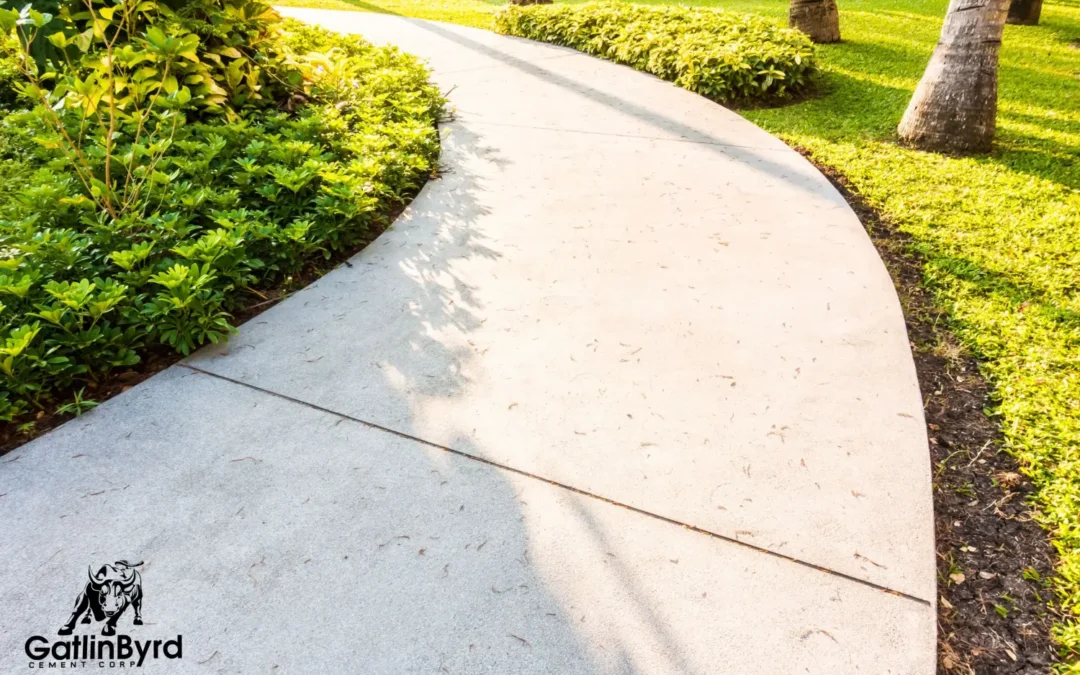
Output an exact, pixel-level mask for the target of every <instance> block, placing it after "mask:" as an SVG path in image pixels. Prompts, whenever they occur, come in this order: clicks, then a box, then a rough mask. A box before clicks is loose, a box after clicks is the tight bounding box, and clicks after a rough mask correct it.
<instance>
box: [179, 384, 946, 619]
mask: <svg viewBox="0 0 1080 675" xmlns="http://www.w3.org/2000/svg"><path fill="white" fill-rule="evenodd" d="M177 367H179V368H184V369H186V370H189V371H191V372H193V373H196V374H198V375H205V376H208V377H211V378H214V379H217V380H221V381H224V382H228V383H230V384H233V385H237V386H241V387H245V388H247V389H249V390H252V391H256V392H259V393H261V394H265V395H267V396H272V397H274V398H278V399H281V400H284V401H288V402H290V403H293V404H296V405H301V406H304V407H306V408H310V409H312V410H317V411H319V412H322V413H326V414H329V415H333V416H335V417H338V418H340V419H343V420H348V421H350V422H355V423H357V424H362V425H364V426H365V427H368V428H370V429H374V430H378V431H382V432H386V433H389V434H393V435H394V436H398V437H400V438H404V439H406V440H410V441H414V442H416V443H420V444H423V445H426V446H428V447H430V448H435V449H438V450H441V451H443V452H447V453H450V454H453V455H456V456H458V457H461V458H464V459H468V460H471V461H474V462H479V463H481V464H486V465H488V466H491V467H494V468H496V469H499V470H501V471H506V472H509V473H513V474H515V475H518V476H522V477H525V478H528V479H531V480H537V481H541V482H543V483H547V484H549V485H552V486H554V487H557V488H559V489H562V490H566V491H568V492H572V493H574V494H577V495H581V496H583V497H587V498H589V499H595V500H597V501H601V502H606V503H608V504H611V505H612V506H617V507H620V508H622V509H625V510H626V511H630V512H632V513H635V514H637V515H640V516H645V517H648V518H652V519H654V520H659V521H661V522H664V523H667V524H669V525H675V526H678V527H681V528H683V529H686V530H689V531H691V532H695V533H697V534H700V535H704V536H707V537H711V538H713V539H718V540H721V541H724V542H726V543H729V544H734V545H736V546H740V547H742V548H744V549H749V550H751V551H755V552H757V553H761V554H763V555H768V556H771V557H773V558H779V559H780V560H784V561H786V562H789V563H793V564H796V565H800V566H802V567H808V568H810V569H813V570H816V571H818V572H822V573H824V574H828V575H830V576H833V577H838V578H841V579H844V580H846V581H850V582H853V583H856V584H860V585H862V586H867V587H869V588H873V589H875V590H878V591H881V592H883V593H888V594H890V595H895V596H897V597H900V598H904V599H906V600H910V601H912V602H915V603H918V604H920V605H923V606H926V607H933V603H932V602H931V601H929V600H926V599H924V598H920V597H917V596H914V595H911V594H909V593H903V592H901V591H897V590H895V589H892V588H889V587H888V586H883V585H881V584H875V583H873V582H871V581H866V580H864V579H859V578H858V577H855V576H852V575H849V574H845V573H843V572H839V571H837V570H833V569H830V568H828V567H824V566H821V565H816V564H814V563H811V562H807V561H805V560H801V559H799V558H796V557H793V556H789V555H785V554H783V553H778V552H776V551H773V550H771V549H768V548H765V547H763V546H755V545H754V544H750V543H747V542H745V541H742V540H739V539H737V538H735V537H729V536H726V535H723V534H719V533H717V532H712V531H710V530H706V529H704V528H701V527H698V526H696V525H692V524H690V523H685V522H682V521H679V520H676V519H674V518H668V517H667V516H663V515H660V514H658V513H653V512H651V511H647V510H645V509H640V508H637V507H635V506H631V505H629V504H625V503H623V502H619V501H616V500H613V499H609V498H607V497H604V496H603V495H598V494H595V493H593V492H589V491H587V490H582V489H581V488H577V487H574V486H573V485H567V484H565V483H560V482H559V481H556V480H552V479H550V478H545V477H544V476H540V475H537V474H534V473H531V472H528V471H523V470H522V469H517V468H515V467H512V466H509V465H506V464H502V463H500V462H495V461H492V460H490V459H486V458H484V457H479V456H477V455H473V454H471V453H468V452H463V451H461V450H455V449H454V448H450V447H447V446H444V445H440V444H438V443H433V442H431V441H428V440H425V439H423V438H418V437H416V436H412V435H410V434H406V433H402V432H400V431H397V430H395V429H391V428H389V427H385V426H382V425H379V424H374V423H372V422H369V421H366V420H363V419H360V418H358V417H353V416H351V415H346V414H344V413H341V412H338V411H336V410H331V409H330V408H325V407H323V406H320V405H317V404H314V403H310V402H308V401H304V400H303V399H299V398H295V397H293V396H288V395H286V394H282V393H279V392H276V391H273V390H270V389H266V388H263V387H259V386H256V385H253V384H249V383H247V382H243V381H240V380H237V379H234V378H231V377H227V376H224V375H219V374H217V373H213V372H210V371H208V370H203V369H202V368H198V367H196V366H192V365H190V364H187V363H179V364H177Z"/></svg>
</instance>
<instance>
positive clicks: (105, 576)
mask: <svg viewBox="0 0 1080 675" xmlns="http://www.w3.org/2000/svg"><path fill="white" fill-rule="evenodd" d="M140 565H142V563H141V562H137V563H134V564H132V563H129V562H128V561H126V560H118V561H116V562H115V563H113V564H112V565H102V566H101V567H100V568H99V569H98V571H97V572H94V568H93V567H90V568H88V569H87V571H88V572H89V574H90V580H89V581H88V582H86V586H85V587H84V588H83V590H82V592H81V593H79V597H78V598H76V599H75V611H74V612H72V613H71V618H70V619H68V622H67V623H66V624H64V627H63V628H61V629H60V630H59V631H58V632H59V634H60V635H71V631H72V629H73V628H75V622H76V621H78V620H79V617H80V616H82V617H83V620H82V622H83V623H90V616H91V614H92V615H93V617H94V620H96V621H104V622H105V627H104V628H102V629H101V634H102V635H115V634H116V622H117V620H119V619H120V615H121V614H123V613H124V610H126V609H127V608H128V606H129V605H130V606H131V607H132V609H133V610H134V611H135V621H134V622H133V623H134V624H135V625H136V626H141V625H142V577H141V576H140V575H139V573H138V572H137V571H136V570H135V569H134V568H135V567H138V566H140Z"/></svg>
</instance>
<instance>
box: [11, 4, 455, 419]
mask: <svg viewBox="0 0 1080 675" xmlns="http://www.w3.org/2000/svg"><path fill="white" fill-rule="evenodd" d="M56 4H57V6H56V9H55V12H56V13H55V14H50V13H47V12H40V11H36V10H34V9H32V8H31V7H27V8H26V9H23V10H19V11H14V10H6V11H5V10H3V9H2V8H0V12H5V13H4V14H0V27H2V28H4V29H5V31H6V33H7V38H6V41H5V42H4V43H3V45H4V50H5V51H4V53H3V56H2V57H0V91H2V93H0V110H2V111H3V113H2V114H3V117H2V119H0V419H3V420H7V421H11V420H17V421H18V420H19V419H20V416H27V415H31V414H33V413H34V412H36V411H38V410H41V409H44V408H45V407H47V406H49V405H55V404H56V403H57V401H56V400H55V399H56V396H57V395H58V394H59V393H60V392H65V393H70V392H77V391H78V390H80V389H81V388H82V387H83V386H86V385H91V386H92V385H93V384H94V383H96V382H98V381H100V380H101V378H103V377H104V376H105V375H106V374H107V373H108V372H109V371H110V370H113V369H116V368H127V367H131V366H134V365H135V364H137V363H138V362H139V360H140V358H141V356H142V354H144V353H145V351H146V350H148V349H152V348H155V347H160V346H166V347H168V348H171V349H174V350H176V351H177V352H179V353H181V354H187V353H189V352H190V351H191V350H193V349H195V348H197V347H198V346H200V345H202V344H204V343H207V342H217V341H220V340H223V339H225V338H227V336H228V335H229V334H230V332H232V330H233V328H232V327H231V325H230V320H231V318H232V314H233V313H234V312H236V311H237V310H239V309H241V308H243V307H245V306H247V305H250V304H252V303H253V302H256V301H258V300H259V298H261V297H264V296H263V295H262V293H261V290H260V289H262V290H265V289H267V288H268V287H272V286H274V285H276V284H279V283H281V282H282V281H283V280H286V279H288V278H289V277H290V276H291V275H294V274H296V273H297V272H298V271H299V270H300V269H301V268H302V267H303V266H304V265H305V263H307V262H309V261H311V260H312V259H317V258H325V257H329V256H330V255H332V254H333V253H334V252H340V251H345V250H350V249H352V248H355V247H357V246H358V245H361V244H363V243H365V242H366V241H368V240H370V239H371V238H373V237H374V236H375V235H376V234H377V233H378V232H379V231H380V230H381V229H382V228H383V227H384V226H385V225H386V224H387V222H386V221H387V214H388V213H389V212H390V211H391V209H393V208H395V205H398V204H401V203H403V202H404V201H405V200H407V199H408V198H409V197H410V196H411V195H412V194H413V193H415V191H416V190H417V189H418V188H419V186H420V185H422V184H423V182H424V181H425V180H426V179H427V177H428V176H429V175H430V174H431V172H432V171H433V169H434V166H435V162H436V161H437V156H438V136H437V130H436V128H435V123H436V120H437V118H438V117H439V115H440V114H441V110H442V104H443V100H442V98H441V96H440V94H439V93H438V90H437V89H436V88H435V87H434V86H433V85H432V84H431V83H430V82H429V80H428V72H427V70H426V68H425V67H424V66H423V65H422V64H420V63H419V62H418V61H417V60H415V59H414V58H413V57H411V56H408V55H405V54H402V53H401V52H398V51H397V50H395V49H393V48H381V47H374V46H372V45H370V44H369V43H366V42H364V41H362V40H359V39H357V38H354V37H350V38H344V37H340V36H336V35H335V34H332V33H328V32H326V31H322V30H318V29H313V28H308V27H303V26H301V25H300V24H295V23H284V22H282V21H281V20H280V17H279V16H278V15H277V14H276V12H274V10H273V9H272V8H270V7H269V6H268V5H264V4H261V3H256V2H247V1H246V0H196V1H194V2H175V3H174V4H175V6H173V4H172V3H168V2H165V1H164V0H162V1H161V2H155V1H154V0H141V1H140V2H134V1H133V0H115V1H114V2H106V3H104V4H102V3H100V2H99V3H94V4H92V5H91V4H90V3H86V4H83V3H82V1H81V0H72V1H71V2H60V3H56ZM11 64H14V70H15V73H14V75H10V72H11ZM5 77H7V79H6V80H5V79H3V78H5ZM5 106H6V107H5Z"/></svg>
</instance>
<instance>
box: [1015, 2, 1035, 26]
mask: <svg viewBox="0 0 1080 675" xmlns="http://www.w3.org/2000/svg"><path fill="white" fill-rule="evenodd" d="M1042 3H1043V0H1012V4H1010V5H1009V18H1008V19H1007V21H1008V23H1018V24H1020V25H1021V26H1037V25H1039V15H1040V14H1042Z"/></svg>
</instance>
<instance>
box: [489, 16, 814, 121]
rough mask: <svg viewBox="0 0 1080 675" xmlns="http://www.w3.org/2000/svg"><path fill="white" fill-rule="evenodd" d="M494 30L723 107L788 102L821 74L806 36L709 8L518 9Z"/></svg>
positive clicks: (500, 20)
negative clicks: (665, 83)
mask: <svg viewBox="0 0 1080 675" xmlns="http://www.w3.org/2000/svg"><path fill="white" fill-rule="evenodd" d="M495 30H496V31H497V32H499V33H504V34H507V35H517V36H520V37H526V38H530V39H532V40H539V41H541V42H550V43H553V44H557V45H563V46H566V47H572V48H574V49H578V50H580V51H583V52H586V53H589V54H593V55H594V56H599V57H602V58H605V59H609V60H612V61H615V62H617V63H622V64H625V65H628V66H632V67H633V68H636V69H637V70H643V71H645V72H648V73H652V74H653V75H656V76H657V77H660V78H663V79H665V80H669V81H671V82H674V83H675V84H677V85H679V86H681V87H683V88H684V89H689V90H690V91H693V92H696V93H698V94H701V95H703V96H707V97H709V98H711V99H714V100H718V101H729V102H730V101H739V100H746V99H754V98H761V97H783V96H786V95H788V94H791V93H793V92H797V91H799V90H800V89H804V88H805V87H806V86H807V84H808V83H809V79H810V76H811V75H812V74H813V72H814V70H815V65H814V63H815V61H814V46H813V44H811V42H810V40H809V39H808V38H807V37H806V36H805V35H803V34H802V33H800V32H798V31H794V30H789V29H787V28H781V27H779V26H777V25H775V24H773V23H771V22H769V21H767V20H764V19H760V18H756V17H752V16H743V15H739V14H732V13H728V12H721V11H715V10H709V9H697V8H690V7H681V6H671V7H647V6H642V5H629V4H623V3H615V2H600V3H588V4H584V5H529V6H512V5H511V6H507V7H506V8H504V9H502V10H501V11H499V12H498V13H497V14H496V15H495Z"/></svg>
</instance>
